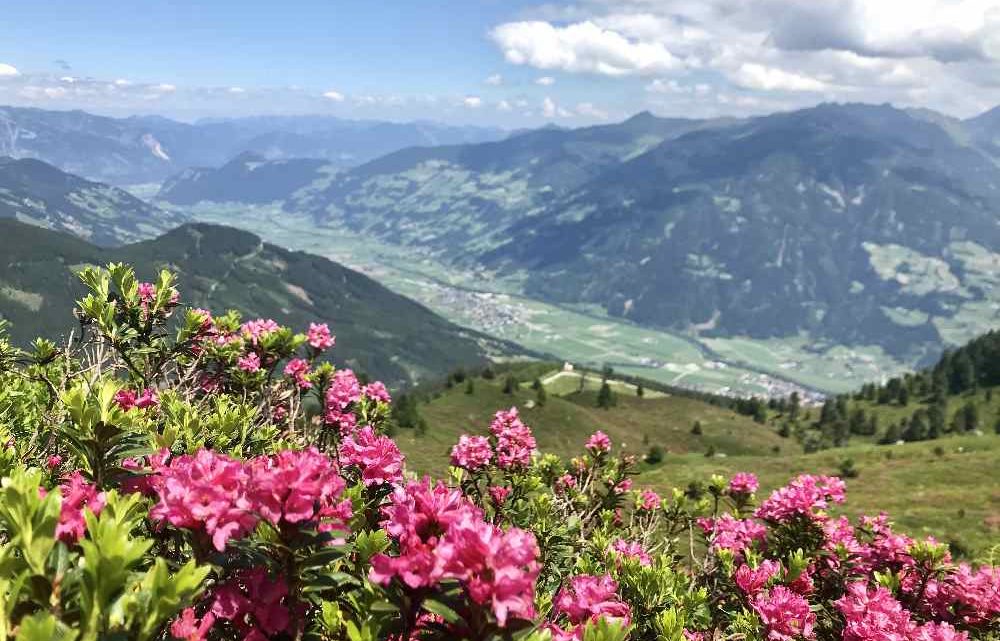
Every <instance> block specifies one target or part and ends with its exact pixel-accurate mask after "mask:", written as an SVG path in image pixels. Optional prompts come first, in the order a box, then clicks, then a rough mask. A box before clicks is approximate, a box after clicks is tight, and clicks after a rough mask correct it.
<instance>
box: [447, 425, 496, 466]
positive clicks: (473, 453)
mask: <svg viewBox="0 0 1000 641" xmlns="http://www.w3.org/2000/svg"><path fill="white" fill-rule="evenodd" d="M492 458H493V448H492V447H490V440H489V439H488V438H486V437H485V436H469V435H467V434H463V435H462V436H460V437H458V443H456V444H455V446H454V447H452V448H451V464H452V465H454V466H455V467H462V468H465V469H467V470H469V471H470V472H476V471H478V470H481V469H482V468H484V467H486V466H487V465H489V463H490V460H491V459H492Z"/></svg>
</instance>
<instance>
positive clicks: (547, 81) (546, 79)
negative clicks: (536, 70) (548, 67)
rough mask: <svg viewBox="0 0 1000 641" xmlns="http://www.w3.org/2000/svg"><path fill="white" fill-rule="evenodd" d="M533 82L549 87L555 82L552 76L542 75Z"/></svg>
mask: <svg viewBox="0 0 1000 641" xmlns="http://www.w3.org/2000/svg"><path fill="white" fill-rule="evenodd" d="M535 84H536V85H541V86H543V87H551V86H552V85H554V84H556V79H555V78H553V77H552V76H542V77H541V78H538V79H537V80H535Z"/></svg>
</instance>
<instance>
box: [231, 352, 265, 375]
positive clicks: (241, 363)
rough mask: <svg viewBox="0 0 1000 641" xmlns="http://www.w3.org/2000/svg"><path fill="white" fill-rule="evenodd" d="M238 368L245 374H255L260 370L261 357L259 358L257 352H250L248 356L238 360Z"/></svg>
mask: <svg viewBox="0 0 1000 641" xmlns="http://www.w3.org/2000/svg"><path fill="white" fill-rule="evenodd" d="M236 366H237V367H239V368H240V369H241V370H243V371H244V372H247V373H249V374H253V373H254V372H256V371H258V370H260V356H257V352H250V353H249V354H247V355H246V356H243V357H242V358H240V359H239V360H237V361H236Z"/></svg>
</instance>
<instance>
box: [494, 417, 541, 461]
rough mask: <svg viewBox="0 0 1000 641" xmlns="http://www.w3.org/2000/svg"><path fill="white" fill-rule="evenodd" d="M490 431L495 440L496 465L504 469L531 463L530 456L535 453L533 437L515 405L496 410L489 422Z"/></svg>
mask: <svg viewBox="0 0 1000 641" xmlns="http://www.w3.org/2000/svg"><path fill="white" fill-rule="evenodd" d="M490 432H491V433H492V434H493V436H494V437H495V438H496V440H497V444H496V464H497V467H499V468H500V469H504V470H506V469H511V468H518V467H526V466H528V465H530V464H531V457H532V456H534V454H535V447H536V443H535V437H534V435H533V434H532V433H531V428H530V427H528V426H527V425H525V424H524V423H522V422H521V419H520V417H518V415H517V408H516V407H512V408H510V409H509V410H507V411H503V410H501V411H499V412H497V413H496V415H495V416H494V418H493V422H492V423H491V424H490Z"/></svg>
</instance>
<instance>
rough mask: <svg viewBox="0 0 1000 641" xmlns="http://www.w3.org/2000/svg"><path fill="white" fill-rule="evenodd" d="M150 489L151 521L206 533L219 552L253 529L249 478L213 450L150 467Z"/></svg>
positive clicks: (238, 465)
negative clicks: (155, 499)
mask: <svg viewBox="0 0 1000 641" xmlns="http://www.w3.org/2000/svg"><path fill="white" fill-rule="evenodd" d="M154 471H155V472H156V473H157V475H156V476H155V477H154V478H153V479H151V481H150V482H151V484H152V487H153V489H154V490H155V492H156V493H157V495H158V496H159V503H157V504H156V505H155V506H153V508H152V509H151V510H150V513H149V515H150V517H151V518H152V519H154V520H158V521H167V522H168V523H170V524H171V525H173V526H174V527H179V528H185V529H189V530H195V531H204V532H205V533H207V534H208V536H209V537H211V539H212V544H213V545H214V546H215V549H217V550H219V551H220V552H221V551H222V550H224V549H225V547H226V543H227V542H228V541H229V539H232V538H241V537H243V536H245V535H246V534H248V533H250V532H251V531H253V529H254V527H256V525H257V516H256V515H255V509H256V507H257V506H256V505H255V504H254V502H253V501H252V500H251V498H250V496H249V495H248V492H249V487H248V486H249V480H250V477H249V474H247V472H246V470H244V468H243V464H242V463H241V462H240V461H237V460H235V459H231V458H229V457H228V456H226V455H224V454H217V453H215V452H213V451H211V450H206V449H202V450H198V452H196V453H195V454H194V455H193V456H191V455H184V456H179V457H177V458H175V459H173V460H172V461H170V464H169V465H165V466H164V465H160V466H156V467H155V468H154Z"/></svg>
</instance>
